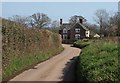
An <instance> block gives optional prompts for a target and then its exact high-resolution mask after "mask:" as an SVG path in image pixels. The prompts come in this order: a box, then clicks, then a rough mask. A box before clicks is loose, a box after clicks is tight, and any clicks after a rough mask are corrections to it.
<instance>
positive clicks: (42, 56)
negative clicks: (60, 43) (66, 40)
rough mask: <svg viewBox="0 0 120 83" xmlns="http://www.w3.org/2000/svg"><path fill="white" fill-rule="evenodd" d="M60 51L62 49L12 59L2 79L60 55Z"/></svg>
mask: <svg viewBox="0 0 120 83" xmlns="http://www.w3.org/2000/svg"><path fill="white" fill-rule="evenodd" d="M61 51H63V48H59V49H57V50H56V49H55V50H52V51H47V52H39V53H36V54H34V55H31V54H29V55H27V56H22V57H19V58H18V57H13V58H12V60H11V62H10V64H9V65H8V66H7V67H6V69H5V70H4V73H3V79H4V78H7V77H9V76H11V75H14V74H16V72H18V71H21V70H23V69H25V68H26V67H28V66H30V65H33V64H36V63H38V62H42V61H44V60H47V59H49V58H50V57H52V56H54V55H56V54H58V53H60V52H61Z"/></svg>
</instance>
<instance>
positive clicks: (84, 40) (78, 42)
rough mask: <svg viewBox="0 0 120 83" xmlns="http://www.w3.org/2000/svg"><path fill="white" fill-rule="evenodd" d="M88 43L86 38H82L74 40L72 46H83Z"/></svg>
mask: <svg viewBox="0 0 120 83" xmlns="http://www.w3.org/2000/svg"><path fill="white" fill-rule="evenodd" d="M89 44H90V41H89V40H88V39H83V40H78V41H76V42H74V43H73V46H75V47H78V48H84V47H86V46H87V45H89Z"/></svg>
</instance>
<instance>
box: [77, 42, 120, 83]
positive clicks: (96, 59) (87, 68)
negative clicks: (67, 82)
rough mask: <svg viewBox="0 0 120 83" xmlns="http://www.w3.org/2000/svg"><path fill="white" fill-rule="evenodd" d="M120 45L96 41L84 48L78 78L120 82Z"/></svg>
mask: <svg viewBox="0 0 120 83" xmlns="http://www.w3.org/2000/svg"><path fill="white" fill-rule="evenodd" d="M118 49H120V48H118V45H117V44H115V43H113V42H103V41H102V42H96V43H91V44H90V45H89V46H87V47H85V48H83V49H82V53H81V54H80V56H79V61H78V68H77V80H78V81H89V82H113V81H114V82H116V81H117V82H119V81H120V80H119V78H118V75H119V72H118V70H119V68H118Z"/></svg>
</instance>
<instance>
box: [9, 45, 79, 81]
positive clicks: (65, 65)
mask: <svg viewBox="0 0 120 83" xmlns="http://www.w3.org/2000/svg"><path fill="white" fill-rule="evenodd" d="M63 47H64V48H65V49H64V51H63V52H62V53H60V54H58V55H56V56H54V57H52V58H50V59H49V60H46V61H44V62H42V63H40V64H38V65H36V66H35V67H34V68H32V69H29V70H26V71H24V72H23V73H21V74H19V75H17V76H16V77H14V78H13V79H11V80H10V81H63V80H68V81H70V80H73V77H72V76H73V75H71V73H72V72H73V67H74V66H73V65H74V64H73V63H74V59H75V58H76V57H77V56H79V53H80V49H79V48H75V47H71V46H70V45H66V44H63ZM66 77H67V78H66Z"/></svg>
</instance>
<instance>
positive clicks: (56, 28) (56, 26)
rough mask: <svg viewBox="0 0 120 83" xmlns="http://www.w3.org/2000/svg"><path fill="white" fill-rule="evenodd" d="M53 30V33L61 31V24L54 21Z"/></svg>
mask: <svg viewBox="0 0 120 83" xmlns="http://www.w3.org/2000/svg"><path fill="white" fill-rule="evenodd" d="M51 29H52V31H54V32H58V31H59V22H58V21H56V20H54V21H53V22H52V23H51Z"/></svg>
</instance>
